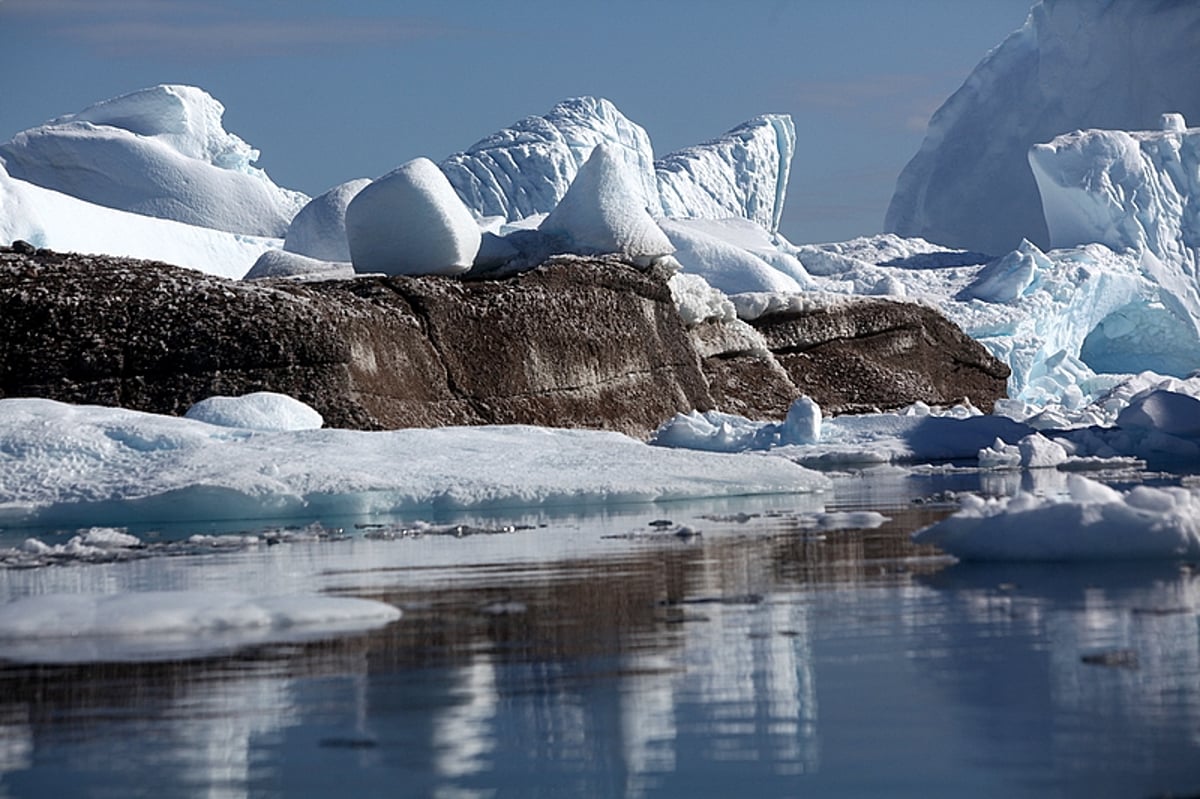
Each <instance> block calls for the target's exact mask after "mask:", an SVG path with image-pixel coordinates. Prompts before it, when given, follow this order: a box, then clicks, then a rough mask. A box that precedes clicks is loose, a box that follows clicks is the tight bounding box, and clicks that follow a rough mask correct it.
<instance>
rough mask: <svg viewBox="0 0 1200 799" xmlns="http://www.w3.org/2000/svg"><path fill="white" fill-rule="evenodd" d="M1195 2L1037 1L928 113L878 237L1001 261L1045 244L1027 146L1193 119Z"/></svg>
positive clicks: (1199, 55) (1197, 92)
mask: <svg viewBox="0 0 1200 799" xmlns="http://www.w3.org/2000/svg"><path fill="white" fill-rule="evenodd" d="M1197 42H1200V3H1196V2H1193V0H1154V2H1147V1H1146V0H1105V2H1096V1H1095V0H1042V2H1040V3H1038V4H1037V5H1036V6H1034V8H1033V10H1032V11H1031V12H1030V15H1029V18H1028V20H1027V21H1026V23H1025V25H1024V26H1023V27H1022V28H1020V29H1019V30H1018V31H1016V32H1015V33H1013V34H1012V35H1010V36H1009V37H1008V38H1007V39H1005V41H1004V42H1003V43H1002V44H1001V45H999V46H998V47H996V48H995V49H994V50H992V51H991V52H990V53H989V54H988V55H987V56H986V57H985V58H984V60H983V61H982V62H981V63H980V64H979V66H977V67H976V68H975V70H974V71H973V72H972V73H971V75H970V76H969V77H968V78H967V79H966V81H965V82H964V83H963V85H962V87H961V88H959V90H958V91H957V92H955V93H954V94H953V95H952V96H951V97H950V98H949V99H948V100H946V102H945V103H943V105H942V106H941V108H939V109H938V110H937V112H936V113H934V115H933V117H932V119H931V120H930V122H929V128H928V131H927V132H926V136H925V141H924V143H923V144H922V145H921V148H920V151H919V152H918V153H917V154H916V155H915V156H914V157H913V159H912V161H910V162H909V164H908V166H906V167H905V169H904V171H903V172H902V173H901V175H900V177H899V179H898V180H897V182H896V191H895V194H894V195H893V197H892V202H891V205H890V207H889V208H888V212H887V216H886V219H885V222H884V229H885V230H887V231H890V232H895V233H899V234H901V235H904V236H920V237H923V238H926V239H929V240H930V241H936V242H938V243H940V244H945V245H949V246H954V247H966V248H970V249H975V250H981V251H983V252H991V253H996V254H999V253H1003V252H1007V251H1009V250H1011V249H1013V248H1014V247H1016V246H1017V244H1018V243H1019V242H1020V241H1021V239H1022V238H1027V239H1029V240H1030V241H1032V242H1034V243H1035V244H1037V245H1038V246H1040V247H1042V248H1046V247H1047V246H1049V244H1050V240H1049V239H1048V238H1047V232H1046V223H1045V221H1044V220H1043V218H1042V208H1041V204H1040V203H1039V202H1038V194H1037V189H1036V187H1035V185H1034V179H1033V175H1032V174H1031V173H1030V171H1029V168H1028V164H1027V161H1026V153H1027V152H1028V151H1029V148H1030V147H1031V146H1033V145H1034V144H1037V143H1039V142H1047V141H1050V140H1051V139H1053V138H1054V137H1055V136H1058V135H1060V134H1064V133H1069V132H1070V131H1073V130H1079V129H1087V128H1110V129H1116V130H1144V129H1149V128H1155V127H1157V126H1158V121H1159V118H1160V115H1161V114H1163V113H1166V112H1180V113H1182V114H1184V115H1185V116H1189V117H1191V118H1193V119H1200V82H1197V80H1196V76H1197V75H1198V74H1200V47H1197V46H1196V43H1197Z"/></svg>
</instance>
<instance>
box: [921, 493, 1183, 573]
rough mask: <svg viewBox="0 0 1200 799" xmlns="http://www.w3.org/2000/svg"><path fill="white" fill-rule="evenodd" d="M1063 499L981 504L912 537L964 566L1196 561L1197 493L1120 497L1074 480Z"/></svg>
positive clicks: (967, 503)
mask: <svg viewBox="0 0 1200 799" xmlns="http://www.w3.org/2000/svg"><path fill="white" fill-rule="evenodd" d="M1067 486H1068V491H1067V493H1066V494H1065V495H1052V496H1045V497H1043V496H1038V495H1036V494H1033V493H1021V494H1018V495H1017V496H1015V497H1011V498H1010V497H1001V498H999V499H983V498H980V497H976V496H974V495H968V496H966V497H964V499H963V508H962V510H960V511H958V512H957V513H955V514H954V515H953V516H951V517H949V518H948V519H945V520H943V521H941V522H938V523H937V524H935V525H933V526H931V527H927V528H925V529H924V530H921V531H919V532H917V533H916V534H915V535H914V536H913V538H914V540H915V541H916V542H917V543H920V544H933V545H935V546H937V547H939V548H940V549H942V550H944V551H946V552H948V553H950V554H952V555H954V556H955V557H958V558H960V559H962V560H1106V559H1115V560H1132V559H1145V558H1188V557H1190V558H1194V557H1198V556H1200V491H1198V490H1196V489H1188V488H1152V487H1149V486H1138V487H1137V488H1133V489H1131V490H1129V491H1125V492H1122V491H1117V490H1115V489H1113V488H1110V487H1108V486H1105V485H1103V484H1101V483H1097V482H1094V481H1092V480H1089V479H1087V478H1085V477H1081V476H1079V475H1070V476H1068V478H1067Z"/></svg>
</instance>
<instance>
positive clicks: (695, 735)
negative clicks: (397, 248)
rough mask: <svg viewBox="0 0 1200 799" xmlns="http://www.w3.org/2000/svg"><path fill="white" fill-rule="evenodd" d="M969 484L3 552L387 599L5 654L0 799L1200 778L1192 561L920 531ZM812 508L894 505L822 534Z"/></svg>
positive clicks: (1085, 791)
mask: <svg viewBox="0 0 1200 799" xmlns="http://www.w3.org/2000/svg"><path fill="white" fill-rule="evenodd" d="M972 480H976V481H977V480H978V477H964V476H961V475H954V476H949V477H937V476H932V477H927V478H920V479H915V480H901V479H899V478H896V479H891V480H889V479H874V480H864V481H859V482H857V483H855V482H847V483H843V484H842V485H841V486H840V491H839V494H838V498H837V499H836V500H835V501H832V502H831V500H830V498H829V497H825V498H822V499H813V498H773V499H765V500H757V501H744V502H739V503H734V502H729V503H707V504H699V503H697V504H691V505H673V506H663V507H657V508H645V507H642V508H626V509H622V510H619V511H609V512H607V513H599V514H592V515H589V516H579V517H541V518H533V517H529V518H524V519H522V520H517V521H523V522H533V523H532V524H530V525H529V527H530V528H531V529H525V530H518V531H516V532H512V533H500V534H496V535H472V536H466V537H462V538H458V537H453V536H426V537H423V538H420V539H411V540H410V539H403V540H390V541H383V540H367V539H365V538H364V537H363V535H362V532H361V531H357V532H351V533H350V534H349V539H348V540H342V541H315V542H309V543H304V542H300V543H287V544H281V545H279V546H274V547H264V548H258V549H255V550H253V551H241V552H232V553H223V554H222V553H214V554H210V555H180V556H165V555H164V556H162V557H156V558H148V559H144V560H139V561H135V562H130V563H115V564H98V565H73V566H58V567H53V568H41V569H22V570H13V569H9V570H6V571H3V572H0V590H2V591H3V592H4V594H5V595H6V596H17V595H23V594H28V593H37V592H41V591H47V590H64V587H66V586H71V587H73V589H74V590H97V589H99V588H103V589H104V590H144V589H147V588H165V587H197V586H200V587H205V588H209V589H216V588H221V587H240V588H242V590H245V588H246V584H247V583H248V582H251V581H253V582H254V585H255V586H257V587H261V588H263V590H268V589H273V590H282V589H286V588H287V587H289V586H295V585H300V584H303V585H308V586H310V587H313V588H315V589H320V590H326V591H332V592H335V593H339V594H348V595H356V596H369V597H373V598H378V599H383V600H385V601H389V602H393V603H395V604H397V605H398V606H400V607H402V608H404V610H405V616H404V618H403V619H401V620H400V621H398V622H396V623H394V624H392V625H390V626H388V627H386V628H384V629H382V630H378V631H376V632H373V633H370V634H367V635H360V636H353V637H349V638H343V639H337V640H331V641H325V642H317V643H293V644H280V645H270V646H259V647H256V648H253V649H251V650H248V651H237V652H233V653H226V654H224V655H222V656H214V657H209V658H201V659H196V660H190V661H183V662H165V663H120V664H92V663H85V664H76V665H65V666H61V665H60V666H55V665H46V664H36V663H33V664H31V663H24V664H21V663H11V662H10V663H6V664H5V663H0V796H11V797H33V796H39V797H40V796H106V797H107V796H114V797H116V796H122V797H123V796H155V797H161V796H207V797H212V796H230V797H234V796H433V797H490V796H501V797H507V796H514V797H517V796H519V797H527V796H547V797H551V796H553V797H558V796H622V797H624V796H628V797H640V796H645V797H657V796H687V797H697V796H721V797H726V796H756V797H774V796H779V797H784V796H839V797H841V796H921V797H927V796H951V795H952V796H971V797H986V796H996V797H1001V796H1003V797H1010V796H1047V797H1049V796H1068V797H1071V796H1081V797H1084V796H1086V797H1096V796H1100V797H1106V796H1112V797H1151V796H1167V795H1172V796H1188V795H1197V794H1200V575H1198V574H1197V572H1196V571H1195V570H1193V569H1192V568H1191V567H1190V566H1189V565H1188V564H1180V563H1159V564H1141V565H1129V564H1124V565H1121V566H1067V565H1054V566H1023V567H1017V566H993V567H979V566H976V567H968V566H965V565H952V564H949V563H948V562H947V561H946V560H945V559H942V558H938V557H934V556H933V555H934V553H930V552H926V551H916V550H914V549H913V548H912V547H911V545H909V544H908V543H907V533H908V532H909V531H910V530H911V529H913V528H914V527H916V526H919V525H921V524H923V523H926V522H928V521H929V520H931V519H933V518H936V517H937V516H938V515H939V514H941V513H944V512H946V509H945V508H944V507H941V506H938V505H937V504H936V503H928V502H923V503H920V504H917V503H914V502H913V499H915V498H918V497H920V498H927V497H930V496H934V495H937V494H938V492H939V491H943V490H946V489H947V488H949V489H961V488H964V487H969V486H965V485H963V482H964V481H967V482H968V483H969V482H970V481H972ZM976 487H977V486H976ZM825 503H830V506H831V507H832V506H839V507H840V506H848V507H852V508H861V507H871V508H873V509H876V510H880V511H881V512H883V513H885V514H886V515H888V516H890V517H892V519H893V521H892V522H890V523H888V524H886V525H884V526H883V527H881V528H879V529H876V530H867V531H863V530H843V531H820V530H817V529H813V527H812V521H813V517H812V516H811V514H812V513H813V512H815V511H818V510H820V509H821V508H822V505H823V504H825ZM738 513H741V514H746V516H742V517H736V516H735V515H734V514H738ZM747 516H748V517H749V518H747ZM660 518H667V519H670V520H671V521H672V522H673V524H674V525H676V526H677V525H680V524H686V525H688V526H689V527H691V528H693V529H694V530H696V531H697V532H699V533H700V535H699V536H691V537H688V536H679V535H675V534H673V532H672V531H674V530H675V527H674V526H673V527H663V528H655V527H651V526H650V525H649V522H651V521H655V520H657V519H660ZM508 521H510V522H511V521H513V520H508ZM539 525H545V526H539Z"/></svg>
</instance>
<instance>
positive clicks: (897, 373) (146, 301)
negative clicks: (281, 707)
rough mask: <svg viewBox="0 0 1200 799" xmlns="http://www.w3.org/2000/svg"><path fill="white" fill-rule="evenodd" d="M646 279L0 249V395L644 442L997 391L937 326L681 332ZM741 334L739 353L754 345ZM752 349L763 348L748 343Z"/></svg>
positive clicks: (849, 320)
mask: <svg viewBox="0 0 1200 799" xmlns="http://www.w3.org/2000/svg"><path fill="white" fill-rule="evenodd" d="M666 277H667V276H666V275H665V274H663V273H660V272H658V271H655V270H650V271H641V270H638V269H635V268H633V267H631V266H629V265H627V264H624V263H622V262H620V261H618V260H616V259H612V258H586V259H584V258H577V257H561V258H553V259H551V260H549V261H548V262H547V263H545V264H544V265H542V266H540V267H538V268H536V269H533V270H531V271H528V272H524V273H521V274H518V275H513V276H508V277H504V278H493V279H459V278H445V277H419V278H412V277H392V278H383V277H379V278H374V277H364V278H358V279H355V280H336V281H327V282H310V283H301V282H293V281H287V280H270V281H255V282H243V281H230V280H224V279H221V278H216V277H211V276H208V275H204V274H201V273H198V272H194V271H191V270H186V269H181V268H177V267H173V266H169V265H167V264H161V263H154V262H146V261H138V260H133V259H126V258H115V257H108V256H92V255H77V254H63V253H55V252H50V251H47V250H37V251H32V249H31V248H28V247H20V248H17V249H11V248H0V397H17V396H39V397H49V398H52V399H58V400H63V401H67V402H75V403H98V404H104V405H120V406H123V407H127V408H134V409H138V410H146V411H154V412H159V413H173V414H179V413H183V412H184V411H185V410H187V408H188V407H189V406H190V405H191V404H192V403H193V402H195V401H197V400H199V399H202V398H204V397H207V396H211V395H214V394H227V395H236V394H243V393H247V392H250V391H261V390H268V391H278V392H282V393H285V394H290V395H292V396H294V397H296V398H298V399H301V400H303V401H305V402H307V403H309V404H310V405H312V406H313V407H314V408H316V409H317V410H318V411H319V412H320V413H321V414H322V415H323V416H324V417H325V420H326V424H327V425H329V426H332V427H350V428H360V429H380V428H396V427H406V426H437V425H455V424H489V423H526V424H539V425H553V426H560V427H593V428H608V429H614V430H621V431H624V432H627V433H631V434H634V435H641V436H644V435H646V434H648V433H649V432H650V431H652V430H653V429H654V428H655V427H657V426H658V425H659V424H661V423H662V422H663V421H665V420H666V419H667V418H669V417H670V416H671V415H672V414H674V413H676V412H679V411H689V410H692V409H698V410H702V411H703V410H712V409H720V410H726V411H730V412H733V413H741V414H745V415H748V416H751V417H756V418H781V417H782V416H783V414H784V413H785V412H786V410H787V407H788V405H789V404H790V402H791V401H792V400H793V399H794V398H795V397H796V396H798V395H799V394H801V393H807V394H809V395H810V396H812V397H814V398H815V399H816V400H817V401H818V402H819V403H820V404H821V405H822V407H823V408H824V409H825V410H826V411H827V412H833V413H836V412H839V411H846V410H860V409H868V408H892V407H899V406H902V405H906V404H908V403H910V402H912V401H914V400H918V399H919V400H923V401H925V402H927V403H930V404H947V403H950V402H954V401H957V400H959V399H961V398H964V397H966V398H969V399H970V400H971V401H972V402H974V403H975V404H976V405H978V406H979V407H982V408H990V407H991V404H992V402H993V401H994V400H995V399H996V398H997V397H1000V396H1002V395H1003V393H1004V383H1005V380H1006V378H1007V376H1008V369H1007V367H1005V366H1004V365H1003V364H1001V363H999V362H998V361H996V360H995V359H994V358H992V357H991V356H990V355H988V354H987V353H986V351H985V350H984V349H983V348H982V347H981V346H980V345H978V344H977V343H976V342H974V341H972V340H971V339H969V338H967V336H965V335H964V334H963V333H962V332H961V331H960V330H959V329H958V328H956V327H955V326H954V325H952V324H951V323H950V322H948V321H947V320H946V319H944V318H943V317H941V316H940V315H938V314H937V313H936V312H934V311H932V310H930V309H928V308H923V307H920V306H916V305H911V304H906V303H897V302H888V301H882V300H872V299H863V300H861V301H853V302H840V303H837V304H834V305H831V306H830V307H829V308H827V309H820V310H816V311H805V312H800V313H789V314H776V315H772V316H767V317H763V318H762V319H760V320H757V321H755V323H754V325H755V327H756V328H757V329H758V331H760V332H761V334H762V337H761V338H756V337H755V336H754V335H753V331H748V328H746V327H745V326H744V325H742V324H740V323H739V324H735V325H725V324H717V323H705V324H702V325H699V326H697V327H695V328H691V329H688V328H685V326H684V325H683V323H682V322H681V320H680V318H679V314H678V312H677V311H676V309H675V305H674V303H673V302H672V300H671V294H670V290H669V288H668V286H667V282H666ZM755 339H756V340H755ZM764 339H765V341H766V343H767V345H768V348H769V350H770V352H765V351H763V349H762V341H763V340H764Z"/></svg>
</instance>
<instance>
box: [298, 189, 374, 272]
mask: <svg viewBox="0 0 1200 799" xmlns="http://www.w3.org/2000/svg"><path fill="white" fill-rule="evenodd" d="M370 183H371V180H370V179H369V178H359V179H358V180H348V181H346V182H345V183H341V184H338V185H337V186H334V187H333V188H332V189H330V190H329V191H327V192H325V193H324V194H322V195H321V196H320V197H314V198H313V199H312V200H310V201H309V203H308V205H306V206H304V207H303V208H301V209H300V213H298V214H296V218H295V219H293V220H292V224H290V225H288V229H287V236H286V237H285V238H284V240H283V249H285V250H287V251H288V252H294V253H297V254H299V255H307V256H308V257H309V258H316V259H317V260H318V261H349V260H350V245H349V244H348V243H347V242H346V206H348V205H350V201H351V200H353V199H354V198H355V197H357V196H358V193H359V192H360V191H362V190H363V189H364V188H366V187H367V186H368V185H370Z"/></svg>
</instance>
